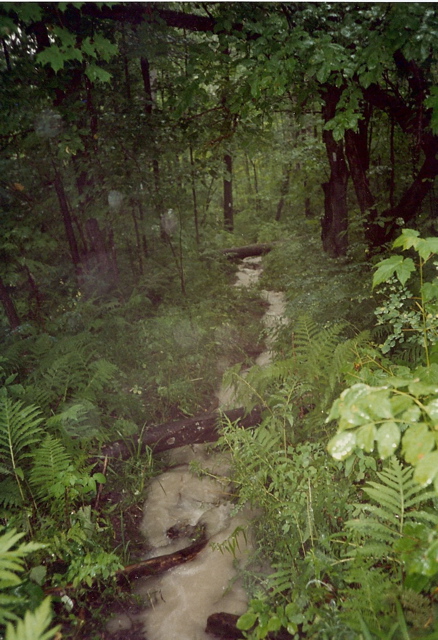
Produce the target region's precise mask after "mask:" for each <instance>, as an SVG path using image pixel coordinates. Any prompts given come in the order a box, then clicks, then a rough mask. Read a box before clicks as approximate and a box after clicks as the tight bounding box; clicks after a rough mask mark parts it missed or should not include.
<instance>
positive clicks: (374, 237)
mask: <svg viewBox="0 0 438 640" xmlns="http://www.w3.org/2000/svg"><path fill="white" fill-rule="evenodd" d="M431 138H432V136H431ZM423 149H425V151H426V153H427V155H426V157H425V159H424V162H423V165H422V167H421V168H420V171H419V172H418V174H417V176H416V178H415V180H414V181H413V182H412V184H411V185H410V186H409V187H408V189H406V191H405V193H404V194H403V196H402V197H401V198H400V201H399V202H398V204H397V205H395V206H394V207H392V208H390V209H386V211H383V212H382V218H385V219H387V220H388V222H386V224H385V226H384V227H381V226H379V225H378V224H370V225H369V227H368V230H367V238H368V242H369V245H370V247H372V248H374V249H378V248H380V247H381V246H382V245H383V244H385V243H387V242H390V241H392V240H393V239H394V235H395V232H396V230H397V229H398V228H399V225H398V224H397V219H398V218H400V220H401V221H403V223H404V224H405V225H408V224H411V223H412V221H413V220H415V218H416V216H417V213H418V211H419V209H420V207H421V204H422V202H423V200H424V198H425V197H426V196H427V194H428V193H429V192H430V191H431V189H432V188H433V183H434V179H435V177H436V176H437V175H438V159H437V157H436V155H437V153H438V137H437V136H433V139H432V140H431V144H430V145H429V146H428V147H426V148H425V147H424V146H423Z"/></svg>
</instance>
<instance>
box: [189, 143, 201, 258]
mask: <svg viewBox="0 0 438 640" xmlns="http://www.w3.org/2000/svg"><path fill="white" fill-rule="evenodd" d="M189 157H190V178H191V184H192V198H193V219H194V223H195V238H196V244H197V245H199V212H198V195H197V193H196V177H195V160H194V157H193V147H192V145H191V144H190V145H189Z"/></svg>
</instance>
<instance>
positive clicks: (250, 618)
mask: <svg viewBox="0 0 438 640" xmlns="http://www.w3.org/2000/svg"><path fill="white" fill-rule="evenodd" d="M256 621H257V616H256V614H255V613H252V612H251V611H248V612H247V613H244V614H243V616H240V618H239V619H238V621H237V623H236V627H237V628H238V629H240V630H241V631H248V629H251V627H253V626H254V625H255V623H256Z"/></svg>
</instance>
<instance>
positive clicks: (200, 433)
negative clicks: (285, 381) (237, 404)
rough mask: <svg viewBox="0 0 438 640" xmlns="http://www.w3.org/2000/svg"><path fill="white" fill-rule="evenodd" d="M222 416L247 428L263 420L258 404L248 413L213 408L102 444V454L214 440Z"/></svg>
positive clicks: (126, 453)
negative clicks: (237, 421)
mask: <svg viewBox="0 0 438 640" xmlns="http://www.w3.org/2000/svg"><path fill="white" fill-rule="evenodd" d="M222 416H224V417H225V418H227V419H228V420H230V421H231V422H235V421H236V420H239V424H240V426H242V427H243V428H245V429H248V428H251V427H255V426H257V425H258V424H260V422H261V419H262V412H261V409H260V408H257V407H256V408H255V409H253V410H252V411H250V412H249V413H248V414H246V413H245V410H244V409H243V408H238V409H232V410H231V411H224V412H223V413H222V414H221V413H220V412H219V411H214V412H212V413H206V414H203V415H200V416H198V417H196V418H188V419H185V420H175V421H173V422H166V423H164V424H161V425H157V426H155V427H151V428H150V429H147V430H146V431H144V432H143V433H142V434H141V436H134V437H132V438H131V439H130V442H128V441H127V440H117V441H116V442H113V443H111V444H107V445H105V446H103V447H102V449H101V452H100V457H101V458H102V457H108V458H121V459H127V458H129V457H130V456H131V455H132V451H133V450H135V451H138V448H140V450H141V451H144V450H145V448H146V447H151V449H152V450H153V452H154V453H161V452H162V451H168V450H169V449H176V448H177V447H183V446H184V445H189V444H203V443H205V442H215V441H216V440H217V439H218V438H219V435H220V427H221V417H222ZM133 447H134V448H133Z"/></svg>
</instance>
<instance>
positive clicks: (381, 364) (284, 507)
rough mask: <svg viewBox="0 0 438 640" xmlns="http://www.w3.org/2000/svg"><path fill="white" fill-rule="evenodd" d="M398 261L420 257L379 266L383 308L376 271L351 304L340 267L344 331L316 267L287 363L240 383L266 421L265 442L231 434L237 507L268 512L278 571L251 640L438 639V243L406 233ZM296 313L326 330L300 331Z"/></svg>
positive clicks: (268, 543)
mask: <svg viewBox="0 0 438 640" xmlns="http://www.w3.org/2000/svg"><path fill="white" fill-rule="evenodd" d="M310 242H311V241H310ZM399 247H400V248H401V249H402V250H404V251H407V252H409V253H410V254H411V255H410V256H409V257H404V256H403V255H399V254H397V253H396V252H395V253H394V255H391V256H390V257H389V258H387V259H384V260H381V261H380V262H378V263H377V265H376V269H375V273H374V279H373V283H374V288H375V292H376V293H375V294H374V295H375V298H374V299H373V298H371V296H370V294H369V293H368V296H367V295H366V294H365V291H366V290H365V289H364V288H362V284H363V283H364V281H366V280H367V279H368V291H369V292H370V289H371V279H372V278H371V273H370V271H369V270H367V272H366V273H365V274H364V280H362V279H359V280H358V279H357V272H356V283H357V285H358V286H357V287H356V289H355V292H354V293H353V291H354V289H353V288H351V284H352V282H353V280H349V278H350V276H351V275H352V274H355V270H356V268H357V266H356V265H354V264H351V265H348V264H346V265H344V266H343V267H342V269H339V265H335V263H333V262H332V263H331V265H327V266H329V269H328V272H329V273H331V274H332V276H333V277H332V280H335V281H336V279H340V280H341V281H342V283H343V289H342V290H343V291H344V292H346V291H349V293H348V295H347V298H346V300H345V301H344V304H343V305H342V308H343V309H344V310H345V312H346V313H345V316H343V318H336V320H337V322H333V315H332V314H330V313H329V314H327V315H325V313H324V311H325V310H326V309H327V308H331V304H330V301H327V299H326V298H325V295H324V294H325V293H326V292H327V287H326V283H325V281H324V278H322V277H321V274H322V272H323V270H324V267H325V266H326V265H324V264H323V265H321V267H320V268H318V266H316V265H315V266H316V269H315V271H314V272H313V273H311V274H309V282H313V283H315V288H313V289H312V291H311V292H310V293H311V296H309V298H310V299H309V300H308V301H307V300H306V299H305V298H303V295H302V293H301V292H300V291H299V287H298V291H296V292H295V291H292V292H289V299H290V300H291V305H290V307H289V308H290V309H292V311H291V316H292V317H293V322H292V323H291V324H290V325H289V326H288V327H286V328H283V329H282V331H281V334H280V336H279V341H278V347H279V350H278V358H277V359H276V360H275V361H274V362H273V363H272V364H271V365H269V366H268V367H267V368H266V369H263V370H262V369H260V368H258V367H253V368H252V369H251V370H250V371H249V372H248V374H247V375H246V376H245V377H242V376H241V374H240V372H239V370H238V368H237V367H235V368H234V369H232V370H231V371H230V372H229V373H228V382H233V381H234V382H235V384H236V386H237V389H238V390H239V389H240V398H241V400H242V401H243V402H244V404H245V405H246V406H248V407H250V406H252V405H253V404H255V403H261V404H262V406H263V407H264V409H265V419H264V422H263V424H262V425H261V427H260V428H259V429H257V430H255V431H254V432H249V431H246V430H243V429H240V428H239V426H238V425H233V424H227V425H226V426H225V427H224V431H223V436H222V444H223V445H224V446H225V447H227V448H229V449H230V451H231V452H232V453H233V459H234V461H235V466H234V473H235V476H234V482H235V484H236V487H237V489H238V490H237V495H238V503H239V504H245V503H246V502H247V501H250V502H251V503H252V504H253V505H255V506H258V507H261V508H262V510H263V517H262V518H261V519H260V521H259V523H258V524H257V535H258V543H259V544H258V549H259V560H258V561H259V562H260V563H261V566H266V562H268V563H269V564H270V567H271V568H270V571H268V575H267V574H266V571H265V572H264V573H263V574H262V575H258V574H257V572H255V573H248V574H247V576H246V577H247V580H248V585H249V590H250V593H251V594H252V599H251V602H250V607H249V610H248V611H247V613H246V614H244V615H243V616H242V617H241V618H240V620H239V628H240V629H241V630H242V631H243V633H244V635H245V637H248V638H250V639H251V640H256V639H257V640H258V639H260V638H266V637H268V634H269V633H271V632H275V631H278V630H279V629H281V628H286V629H287V630H288V631H289V633H290V634H291V635H292V637H294V638H301V637H308V638H327V639H328V638H337V639H338V638H342V639H344V638H345V639H350V638H351V639H357V640H359V639H360V640H374V639H377V638H385V639H390V638H394V639H395V638H397V639H398V638H403V639H409V638H410V639H414V638H431V639H432V638H435V637H437V632H438V626H437V621H436V601H435V596H436V585H437V577H438V562H437V549H438V542H437V532H438V515H437V512H436V507H437V493H436V491H437V486H438V478H437V471H438V453H437V449H436V447H437V439H436V426H435V424H436V409H435V407H436V402H437V397H438V378H437V371H438V369H437V364H436V363H437V355H436V353H437V352H436V310H437V289H436V287H437V284H436V277H435V273H434V272H435V271H436V267H435V262H434V259H435V254H436V252H437V249H438V244H437V241H436V238H420V236H419V233H418V232H416V231H412V230H409V229H407V230H404V231H403V233H402V235H401V236H400V238H399V239H398V240H397V241H396V242H395V243H394V249H395V250H397V249H398V248H399ZM309 255H311V254H310V253H307V256H309ZM297 258H298V262H299V264H300V265H302V264H303V262H301V261H300V260H299V259H300V253H299V250H297ZM277 259H278V258H277V256H275V255H273V256H271V257H270V261H271V263H273V264H274V265H275V264H276V260H277ZM270 261H269V260H268V261H266V262H267V263H268V264H269V262H270ZM306 264H308V260H307V263H306ZM430 267H432V268H430ZM296 269H297V267H295V266H292V272H293V271H294V270H295V273H296ZM333 272H335V273H333ZM426 273H427V274H428V276H427V277H426V275H425V274H426ZM267 275H269V273H268V274H267ZM281 279H282V280H283V281H284V280H286V281H287V279H288V273H284V272H282V273H281ZM318 282H319V283H320V288H318V287H317V285H316V283H318ZM412 292H413V293H412ZM320 294H322V295H321V304H320V305H318V304H317V303H316V304H315V301H318V299H319V296H320ZM336 296H337V294H336V292H333V296H332V299H336V300H337V298H336ZM293 300H295V301H296V302H297V303H298V305H297V306H298V308H299V309H300V308H302V306H304V307H305V309H306V311H308V310H309V309H310V308H312V307H313V309H314V310H315V311H317V314H318V313H320V314H321V315H320V316H319V318H320V319H324V318H327V321H326V322H325V323H324V324H321V323H319V324H318V323H316V322H315V321H314V320H312V319H310V318H309V317H308V316H307V317H305V316H304V317H298V318H297V317H296V315H295V314H297V313H299V310H296V309H293ZM348 301H349V302H351V303H352V304H351V307H350V306H349V304H348ZM375 306H377V311H376V317H377V326H376V328H375V329H373V328H372V324H371V322H370V319H369V316H367V313H369V311H370V310H371V309H372V308H373V307H375ZM337 308H339V307H337ZM364 310H365V311H364ZM332 311H333V309H332ZM358 314H359V315H361V316H362V319H363V320H365V322H364V323H363V324H361V322H360V317H358ZM316 317H318V315H317V316H316ZM382 318H383V320H382ZM374 324H376V322H374ZM367 325H368V329H366V327H367ZM358 327H361V328H362V329H363V331H358ZM370 329H371V330H370ZM336 429H337V432H336ZM256 563H257V562H256Z"/></svg>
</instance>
